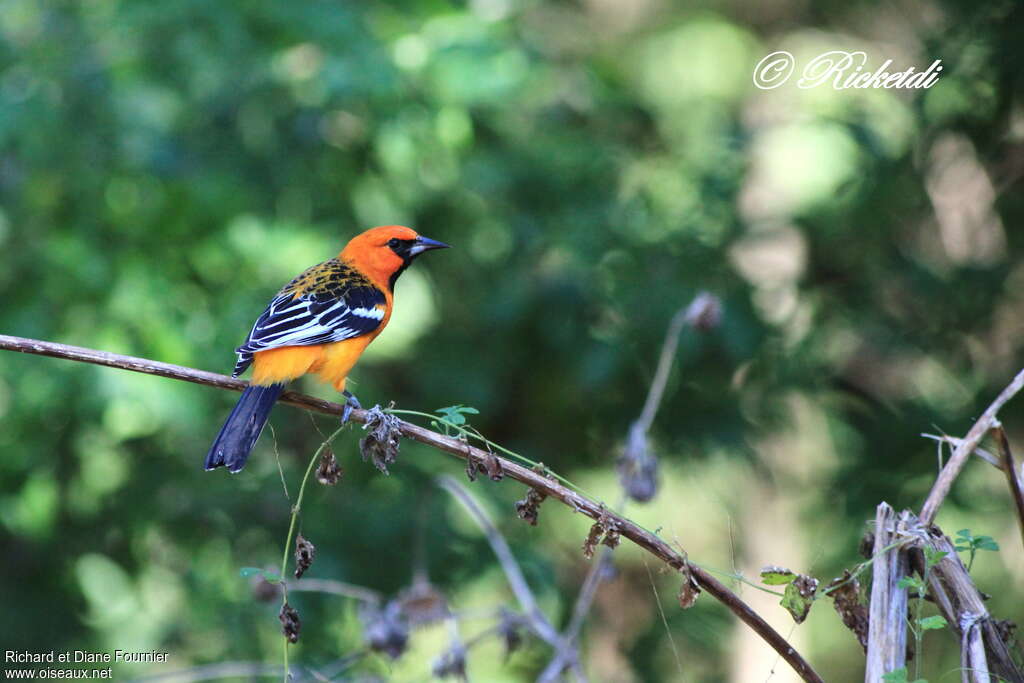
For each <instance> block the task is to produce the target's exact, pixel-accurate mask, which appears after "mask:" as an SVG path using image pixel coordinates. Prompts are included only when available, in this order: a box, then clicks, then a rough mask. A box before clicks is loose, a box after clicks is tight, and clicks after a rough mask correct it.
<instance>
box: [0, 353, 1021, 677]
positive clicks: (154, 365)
mask: <svg viewBox="0 0 1024 683" xmlns="http://www.w3.org/2000/svg"><path fill="white" fill-rule="evenodd" d="M0 349H7V350H11V351H20V352H23V353H32V354H36V355H42V356H49V357H53V358H65V359H69V360H75V361H78V362H83V363H94V364H96V365H103V366H106V367H112V368H119V369H122V370H131V371H133V372H141V373H145V374H150V375H159V376H162V377H169V378H172V379H178V380H184V381H186V382H194V383H196V384H204V385H207V386H214V387H219V388H221V389H230V390H232V391H242V390H243V389H245V387H246V386H248V383H247V382H244V381H242V380H238V379H232V378H231V377H228V376H226V375H219V374H217V373H213V372H206V371H203V370H197V369H195V368H188V367H183V366H180V365H171V364H169V363H161V362H158V361H153V360H148V359H144V358H134V357H131V356H122V355H120V354H114V353H108V352H105V351H97V350H95V349H87V348H83V347H78V346H68V345H66V344H56V343H53V342H45V341H40V340H37V339H26V338H24V337H14V336H8V335H0ZM1017 380H1019V381H1020V384H1022V385H1024V372H1022V373H1021V375H1019V376H1018V378H1017ZM1017 380H1015V382H1017ZM1019 388H1020V387H1019V386H1018V387H1017V389H1019ZM1007 391H1009V389H1008V390H1007ZM1005 393H1006V392H1004V394H1005ZM1013 393H1016V389H1015V390H1014V392H1013ZM1011 395H1012V394H1011ZM1001 398H1002V396H1001ZM1008 398H1009V396H1007V397H1006V399H1004V400H1003V401H1002V402H1000V403H999V406H1001V405H1002V403H1005V400H1008ZM278 400H279V401H281V402H284V403H289V404H291V405H297V406H299V407H301V408H305V409H307V410H312V411H315V412H319V413H323V414H326V415H338V416H340V415H341V414H342V409H343V407H342V406H341V405H340V404H337V403H331V402H329V401H322V400H320V399H317V398H314V397H312V396H306V395H304V394H299V393H297V392H293V391H287V392H285V393H284V394H282V395H281V398H280V399H278ZM993 405H995V404H993ZM997 409H998V407H997ZM987 413H988V411H986V414H987ZM366 414H367V411H365V410H353V411H352V415H351V417H350V419H351V420H352V421H353V422H356V423H359V424H365V423H366V419H367V415H366ZM399 429H400V430H401V433H402V436H404V437H406V438H408V439H412V440H413V441H418V442H419V443H422V444H426V445H428V446H431V447H433V448H436V449H438V450H441V451H444V452H446V453H450V454H452V455H454V456H456V457H459V458H462V459H466V458H467V457H470V456H472V457H474V458H476V459H478V460H480V459H484V458H489V457H491V455H492V454H490V453H487V452H485V451H483V450H481V449H479V448H475V447H473V446H469V445H468V444H466V442H464V441H461V440H459V439H455V438H452V437H448V436H444V435H442V434H438V433H437V432H434V431H431V430H429V429H425V428H423V427H420V426H418V425H414V424H411V423H408V422H405V421H399ZM972 432H973V430H972ZM969 436H970V435H969ZM959 450H961V449H958V451H959ZM967 452H968V453H969V452H970V449H968V450H967ZM498 460H499V462H500V463H501V467H502V470H503V471H504V473H505V474H506V475H507V476H508V477H510V478H512V479H515V480H516V481H519V482H521V483H523V484H526V485H527V486H529V487H532V488H534V489H537V490H538V491H540V492H542V493H545V494H547V495H548V496H549V497H551V498H555V499H557V500H559V501H560V502H561V503H563V504H565V505H567V506H568V507H570V508H571V509H573V510H576V511H578V512H582V513H583V514H585V515H587V516H588V517H590V518H591V519H593V520H595V521H597V520H598V519H600V518H601V516H602V515H607V516H609V517H610V518H611V519H613V520H614V521H615V523H616V525H617V526H618V529H619V531H620V533H621V535H622V536H625V537H626V538H628V539H629V540H631V541H632V542H633V543H635V544H636V545H638V546H639V547H641V548H643V549H644V550H646V551H647V552H649V553H650V554H651V555H653V556H655V557H656V558H658V559H659V560H661V561H662V562H664V563H666V564H667V565H669V566H670V567H672V568H673V569H675V570H677V571H679V570H681V569H682V568H684V567H687V566H688V568H689V570H690V573H691V576H692V577H693V579H694V580H695V581H696V582H697V583H698V584H699V585H700V587H701V588H703V589H704V590H706V591H707V592H708V594H710V595H711V596H713V597H714V598H715V599H716V600H718V601H719V602H721V603H722V604H723V605H725V606H726V607H727V608H728V609H729V610H730V611H731V612H732V613H733V614H735V615H736V616H737V617H738V618H739V619H740V620H741V621H743V622H744V623H745V624H747V625H748V626H749V627H750V628H751V629H753V630H754V631H755V632H756V633H757V634H758V636H759V637H761V639H762V640H764V641H765V642H766V643H768V645H769V646H771V647H772V648H773V649H774V650H775V651H776V652H778V653H779V656H781V657H782V658H783V659H785V660H786V662H787V663H788V664H789V665H790V666H791V667H793V669H794V671H796V672H797V674H799V675H800V677H801V678H803V680H805V681H815V682H820V681H822V678H821V676H819V675H818V674H817V672H815V671H814V669H813V668H811V665H810V664H808V663H807V661H806V660H805V659H804V658H803V657H802V656H801V655H800V653H798V652H797V651H796V650H795V649H794V648H793V647H792V646H791V645H790V644H789V642H787V641H786V639H785V638H783V637H782V635H781V634H779V632H778V631H776V630H775V629H774V628H772V627H771V626H770V625H769V624H768V623H767V622H766V621H765V620H764V619H763V618H762V617H761V616H760V615H759V614H757V613H756V612H755V611H754V610H753V609H751V608H750V606H749V605H747V604H746V603H745V602H743V600H741V599H740V598H739V596H737V595H736V594H735V593H733V592H732V591H731V590H729V589H728V588H727V587H726V586H725V585H724V584H722V583H721V582H720V581H718V580H717V579H716V578H714V577H713V576H711V575H710V574H709V573H707V572H706V571H704V570H703V569H701V568H700V567H698V566H697V565H695V564H692V563H688V562H687V560H686V559H685V558H684V557H683V556H682V555H680V554H679V553H678V552H676V551H675V550H674V549H673V548H672V547H671V546H670V545H669V544H668V543H666V542H665V541H663V540H662V539H660V538H658V537H657V536H655V535H654V534H653V533H651V532H649V531H647V530H646V529H644V528H642V527H640V526H639V525H638V524H636V523H635V522H633V521H631V520H629V519H626V518H624V517H621V516H619V515H617V514H614V513H611V512H609V511H608V510H607V509H605V508H603V507H602V506H601V505H600V504H598V503H597V502H595V501H592V500H590V499H589V498H586V497H584V496H582V495H580V494H578V493H576V492H575V491H573V490H571V489H569V488H566V487H565V486H563V485H562V484H560V483H559V482H557V481H552V480H550V479H548V478H547V477H544V476H543V475H541V474H538V473H537V472H534V471H532V470H531V469H529V468H527V467H523V466H522V465H519V464H517V463H515V462H512V461H511V460H506V459H504V458H499V459H498ZM951 464H952V461H951ZM950 483H952V482H950ZM943 495H944V494H943Z"/></svg>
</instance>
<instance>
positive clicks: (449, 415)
mask: <svg viewBox="0 0 1024 683" xmlns="http://www.w3.org/2000/svg"><path fill="white" fill-rule="evenodd" d="M434 412H435V413H438V414H440V415H441V417H442V418H444V419H445V420H446V421H447V422H450V423H451V424H453V425H458V426H460V427H461V426H462V425H464V424H466V415H479V414H480V411H479V410H477V409H476V408H474V407H472V406H464V405H458V404H457V405H454V406H445V407H444V408H438V409H437V410H435V411H434Z"/></svg>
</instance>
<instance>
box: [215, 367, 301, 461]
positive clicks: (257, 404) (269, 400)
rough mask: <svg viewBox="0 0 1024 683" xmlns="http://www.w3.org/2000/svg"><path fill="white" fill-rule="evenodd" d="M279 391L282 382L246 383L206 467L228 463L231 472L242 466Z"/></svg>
mask: <svg viewBox="0 0 1024 683" xmlns="http://www.w3.org/2000/svg"><path fill="white" fill-rule="evenodd" d="M282 391H284V385H283V384H271V385H270V386H269V387H260V386H249V387H248V388H247V389H246V390H245V391H243V392H242V397H241V398H240V399H238V403H236V404H235V409H234V410H232V411H231V414H230V415H228V419H227V421H226V422H225V423H224V426H223V427H221V428H220V434H218V435H217V438H216V439H215V440H214V442H213V446H211V447H210V452H209V454H208V455H207V456H206V469H208V470H212V469H216V468H217V467H220V466H222V465H227V468H228V470H229V471H230V472H238V471H239V470H241V469H242V468H243V467H245V461H246V460H248V459H249V453H251V452H252V447H253V446H255V445H256V440H257V439H259V438H260V432H262V431H263V425H265V424H266V423H267V418H268V417H270V409H271V408H272V407H273V406H274V401H276V400H277V397H278V396H280V395H281V392H282Z"/></svg>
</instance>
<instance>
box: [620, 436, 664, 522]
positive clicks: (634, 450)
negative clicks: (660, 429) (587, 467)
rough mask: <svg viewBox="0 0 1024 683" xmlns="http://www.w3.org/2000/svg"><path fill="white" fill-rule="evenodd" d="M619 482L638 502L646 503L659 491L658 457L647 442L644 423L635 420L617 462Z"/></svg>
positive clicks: (628, 494) (627, 493)
mask: <svg viewBox="0 0 1024 683" xmlns="http://www.w3.org/2000/svg"><path fill="white" fill-rule="evenodd" d="M615 469H616V470H618V473H619V483H620V484H621V485H622V488H623V490H624V491H625V492H626V495H627V496H629V497H630V498H631V499H632V500H635V501H636V502H638V503H646V502H647V501H649V500H651V499H652V498H654V496H655V494H657V492H658V458H657V456H655V455H654V453H653V452H652V451H651V449H650V447H649V446H648V442H647V433H646V432H645V431H644V428H643V426H642V425H640V424H638V423H636V422H634V423H633V426H632V427H630V429H629V439H628V441H627V442H626V447H625V449H623V452H622V457H620V458H619V459H618V460H617V461H616V463H615Z"/></svg>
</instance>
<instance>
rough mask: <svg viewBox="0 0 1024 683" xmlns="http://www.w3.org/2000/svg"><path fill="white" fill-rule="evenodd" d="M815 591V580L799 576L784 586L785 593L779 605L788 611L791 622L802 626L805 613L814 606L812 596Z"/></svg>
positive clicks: (816, 585)
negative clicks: (791, 618)
mask: <svg viewBox="0 0 1024 683" xmlns="http://www.w3.org/2000/svg"><path fill="white" fill-rule="evenodd" d="M817 590H818V580H817V579H815V578H812V577H810V576H807V575H805V574H800V575H799V576H797V577H796V579H794V580H793V582H792V583H790V584H788V585H787V586H786V592H785V594H784V595H783V596H782V601H781V603H780V604H781V605H782V606H783V607H785V608H786V609H787V610H788V611H789V613H790V615H792V617H793V621H795V622H796V623H798V624H802V623H803V621H804V619H806V618H807V613H808V612H810V611H811V605H812V604H814V595H815V593H816V592H817Z"/></svg>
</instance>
